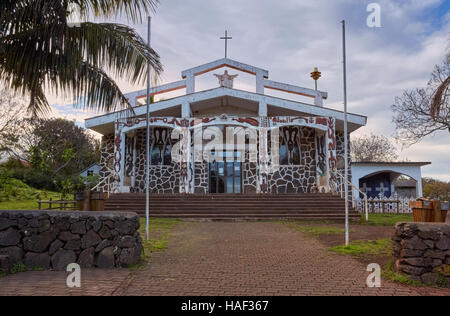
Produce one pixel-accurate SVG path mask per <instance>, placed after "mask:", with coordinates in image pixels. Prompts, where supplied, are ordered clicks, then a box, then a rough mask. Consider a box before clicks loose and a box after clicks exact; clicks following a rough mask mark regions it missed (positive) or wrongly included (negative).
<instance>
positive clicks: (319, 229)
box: [281, 221, 345, 237]
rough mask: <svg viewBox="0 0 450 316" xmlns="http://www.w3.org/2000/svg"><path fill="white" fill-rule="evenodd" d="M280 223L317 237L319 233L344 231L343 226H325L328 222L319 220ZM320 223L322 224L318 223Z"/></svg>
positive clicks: (331, 233) (328, 233)
mask: <svg viewBox="0 0 450 316" xmlns="http://www.w3.org/2000/svg"><path fill="white" fill-rule="evenodd" d="M281 223H283V224H285V225H287V226H289V227H291V228H293V229H295V230H296V231H299V232H301V233H304V234H308V235H312V236H314V237H319V236H320V235H336V234H343V233H345V229H344V228H336V227H331V226H325V224H328V222H325V221H323V222H320V221H314V222H312V221H284V222H283V221H282V222H281ZM320 224H322V225H320Z"/></svg>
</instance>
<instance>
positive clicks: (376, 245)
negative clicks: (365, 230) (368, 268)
mask: <svg viewBox="0 0 450 316" xmlns="http://www.w3.org/2000/svg"><path fill="white" fill-rule="evenodd" d="M329 249H330V250H331V251H333V252H336V253H339V254H343V255H352V256H355V257H361V256H364V257H367V256H383V255H390V254H391V252H392V241H391V239H390V238H382V239H377V240H356V241H354V242H352V243H350V245H349V246H345V245H339V246H335V247H331V248H329Z"/></svg>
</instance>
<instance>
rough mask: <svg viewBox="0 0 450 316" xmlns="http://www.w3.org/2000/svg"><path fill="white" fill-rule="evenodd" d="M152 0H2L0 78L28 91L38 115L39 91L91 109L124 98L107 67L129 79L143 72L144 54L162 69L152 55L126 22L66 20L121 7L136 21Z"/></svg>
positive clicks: (107, 107) (41, 106) (117, 104)
mask: <svg viewBox="0 0 450 316" xmlns="http://www.w3.org/2000/svg"><path fill="white" fill-rule="evenodd" d="M157 3H158V0H1V1H0V84H2V85H4V86H6V87H8V88H10V89H12V90H14V91H15V92H18V93H20V94H22V95H23V96H29V97H30V103H29V106H28V111H29V113H30V114H31V115H33V116H39V115H45V114H47V113H48V112H49V110H50V105H49V104H48V101H47V99H46V97H45V91H50V92H53V93H56V94H63V95H69V96H77V97H79V98H80V99H79V102H78V104H82V107H83V108H86V109H93V110H96V111H106V112H109V111H113V110H116V109H120V108H125V107H127V106H129V102H128V100H127V99H126V98H125V96H124V95H123V93H122V92H121V91H120V89H119V87H118V86H117V84H116V83H115V82H114V80H112V79H111V77H110V76H109V75H108V74H107V72H110V73H111V74H112V75H115V76H118V77H121V78H125V79H127V80H128V81H129V82H130V83H131V84H139V83H143V82H145V80H146V73H147V62H149V63H150V67H151V68H152V69H153V71H154V73H155V74H156V75H159V74H160V73H161V72H162V65H161V62H160V58H159V55H158V54H157V53H156V52H155V51H154V50H153V49H151V48H150V47H148V45H147V44H146V43H145V41H144V40H143V39H142V38H141V37H140V36H139V35H138V34H137V33H136V32H135V31H134V30H133V29H132V28H130V27H128V26H125V25H120V24H114V23H92V22H81V23H72V24H71V23H69V22H70V21H71V20H73V17H74V16H78V17H79V19H80V20H81V21H87V19H88V18H89V17H105V18H108V17H111V16H113V15H115V14H119V15H123V16H126V17H127V18H128V20H129V21H132V22H139V21H141V17H142V15H143V14H149V13H150V12H151V11H153V10H154V9H155V5H156V4H157Z"/></svg>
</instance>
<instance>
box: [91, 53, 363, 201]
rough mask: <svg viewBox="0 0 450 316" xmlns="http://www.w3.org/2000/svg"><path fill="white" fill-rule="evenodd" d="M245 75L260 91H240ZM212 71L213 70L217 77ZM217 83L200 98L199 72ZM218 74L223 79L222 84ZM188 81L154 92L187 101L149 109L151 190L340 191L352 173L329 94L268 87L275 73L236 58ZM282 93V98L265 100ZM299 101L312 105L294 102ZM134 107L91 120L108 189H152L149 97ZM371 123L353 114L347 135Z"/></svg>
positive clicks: (141, 94) (135, 98)
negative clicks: (99, 136) (345, 170)
mask: <svg viewBox="0 0 450 316" xmlns="http://www.w3.org/2000/svg"><path fill="white" fill-rule="evenodd" d="M221 68H226V69H230V70H231V71H233V70H235V71H240V72H243V73H246V74H250V75H252V76H254V78H255V81H254V83H255V87H254V90H253V91H244V90H239V89H235V88H234V86H233V80H234V79H235V78H236V75H235V74H233V75H231V74H229V73H228V71H227V70H226V71H225V73H223V74H217V71H218V69H221ZM211 72H213V73H212V74H211ZM204 74H207V75H210V77H211V80H215V81H216V80H217V79H218V81H219V82H218V86H217V87H216V88H213V89H209V90H204V91H198V90H197V89H196V79H197V78H198V76H200V75H204ZM213 75H215V76H216V77H217V78H214V76H213ZM181 77H182V78H181V80H180V81H176V82H172V83H168V84H164V85H161V86H158V87H154V88H152V89H151V94H152V95H158V94H163V93H168V92H172V91H176V90H180V91H181V92H185V93H183V94H182V95H180V96H177V97H173V98H170V99H162V100H160V101H158V102H155V103H152V104H151V105H150V121H149V123H150V145H149V146H150V157H151V158H150V190H151V192H152V193H153V194H166V195H167V194H285V193H311V192H336V191H338V190H339V188H340V187H341V185H340V181H342V177H341V174H343V168H344V160H343V157H344V132H343V130H344V124H343V121H344V114H343V112H341V111H337V110H334V109H331V108H327V107H325V106H324V100H326V99H327V97H328V94H327V93H326V92H322V91H316V90H313V89H308V88H303V87H299V86H294V85H290V84H285V83H281V82H277V81H272V80H269V72H268V71H267V70H264V69H261V68H258V67H255V66H251V65H248V64H244V63H241V62H237V61H234V60H231V59H228V58H224V59H220V60H217V61H214V62H211V63H207V64H204V65H200V66H198V67H194V68H191V69H187V70H185V71H183V72H182V74H181ZM270 90H275V91H278V92H279V93H281V92H283V93H285V94H286V96H287V97H286V98H285V97H283V98H280V97H276V96H273V95H269V94H267V92H268V91H270ZM289 95H300V96H303V97H306V98H308V99H309V100H311V102H299V101H295V100H292V99H289ZM127 97H128V98H129V101H130V103H131V104H132V105H133V110H132V111H130V110H125V111H119V112H115V113H109V114H105V115H102V116H97V117H93V118H90V119H87V120H86V127H87V128H89V129H91V130H94V131H96V132H98V133H100V134H102V135H103V138H102V145H101V148H102V153H101V161H100V178H101V179H100V181H101V186H102V189H103V190H104V191H105V192H110V193H143V192H145V189H146V126H147V120H146V110H147V107H146V106H145V105H139V101H140V100H142V99H146V97H147V95H146V91H136V92H133V93H130V94H128V95H127ZM366 122H367V118H366V117H364V116H361V115H357V114H348V126H349V134H350V133H352V132H353V131H355V130H357V129H358V128H360V127H362V126H364V125H365V124H366Z"/></svg>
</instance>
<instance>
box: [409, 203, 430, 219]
mask: <svg viewBox="0 0 450 316" xmlns="http://www.w3.org/2000/svg"><path fill="white" fill-rule="evenodd" d="M409 206H410V208H411V209H412V211H413V216H414V222H433V217H434V216H433V201H430V200H425V199H418V200H417V201H411V202H409Z"/></svg>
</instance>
